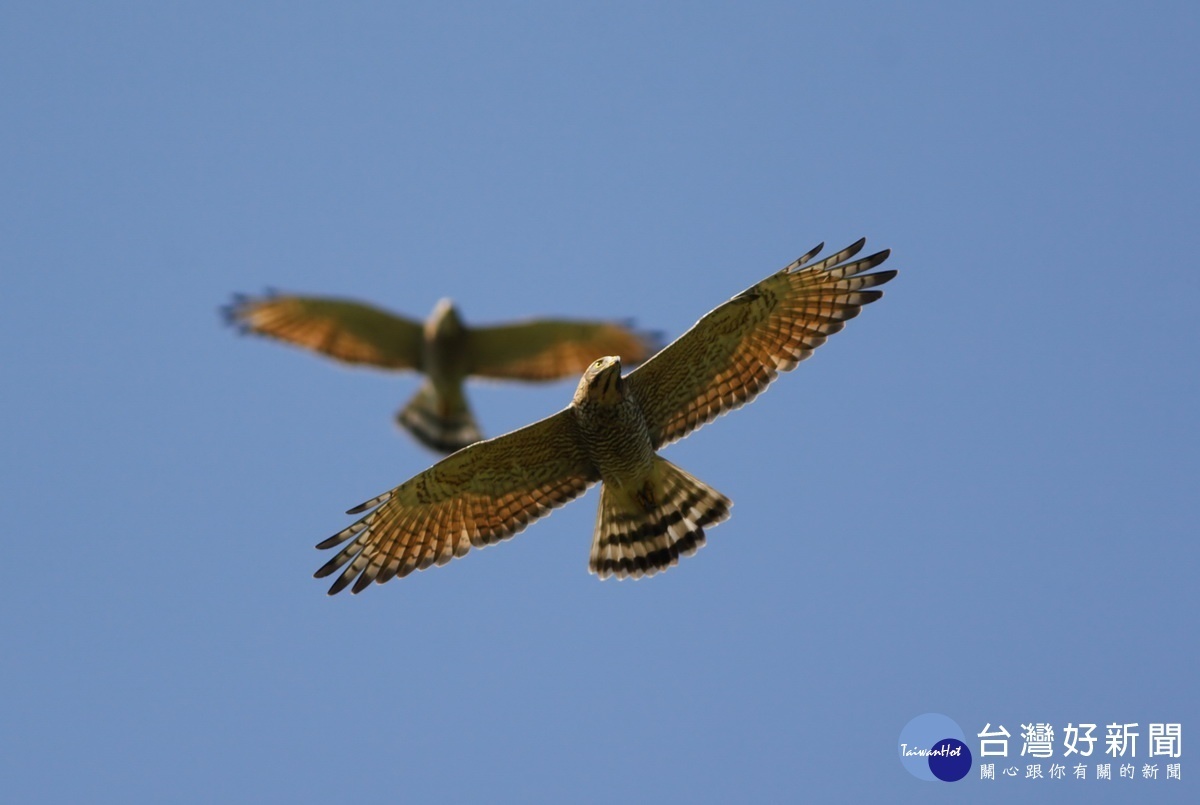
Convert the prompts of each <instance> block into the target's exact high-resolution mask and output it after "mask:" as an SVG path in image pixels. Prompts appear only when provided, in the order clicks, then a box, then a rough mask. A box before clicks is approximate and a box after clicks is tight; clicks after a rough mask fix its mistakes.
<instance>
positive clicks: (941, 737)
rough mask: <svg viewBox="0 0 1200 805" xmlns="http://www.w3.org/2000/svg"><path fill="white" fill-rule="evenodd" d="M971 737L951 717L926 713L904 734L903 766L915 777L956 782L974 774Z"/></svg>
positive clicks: (901, 743) (901, 741)
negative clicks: (972, 771) (969, 740)
mask: <svg viewBox="0 0 1200 805" xmlns="http://www.w3.org/2000/svg"><path fill="white" fill-rule="evenodd" d="M966 739H967V736H966V735H965V734H964V733H963V731H962V728H961V727H959V726H958V724H956V723H955V722H954V720H953V719H951V718H950V717H949V716H944V715H942V714H941V713H925V714H924V715H920V716H917V717H916V718H914V719H913V720H912V721H910V722H908V724H907V725H905V727H904V729H902V730H901V731H900V741H899V751H900V763H901V764H903V766H904V768H906V769H908V771H909V773H910V774H912V776H913V777H917V778H919V779H921V780H930V781H935V780H942V781H943V782H947V783H953V782H955V781H956V780H961V779H962V778H964V777H966V776H967V774H968V773H969V772H970V771H971V750H970V749H969V748H968V747H967V744H966Z"/></svg>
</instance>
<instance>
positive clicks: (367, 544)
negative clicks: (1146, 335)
mask: <svg viewBox="0 0 1200 805" xmlns="http://www.w3.org/2000/svg"><path fill="white" fill-rule="evenodd" d="M865 242H866V241H865V239H863V240H859V241H858V242H856V243H854V244H853V245H851V246H849V247H848V248H846V249H844V250H842V251H840V252H838V253H837V254H833V255H830V256H829V257H826V258H824V259H822V260H820V261H819V262H815V263H811V264H810V262H811V261H812V260H813V259H814V258H816V256H817V255H818V254H819V253H820V251H821V249H822V248H823V246H824V244H822V245H821V246H817V247H816V248H815V249H813V250H812V251H810V252H809V253H808V254H805V255H804V256H803V257H800V258H799V259H797V260H796V261H795V262H793V263H791V264H790V265H788V266H785V267H784V268H783V269H781V270H780V271H778V272H777V273H775V274H772V275H771V276H769V277H767V278H766V279H764V280H763V281H762V282H760V283H758V284H757V285H754V286H753V287H751V288H749V289H747V290H745V291H743V292H742V293H740V294H738V295H737V296H735V297H733V298H732V299H730V300H729V301H728V302H725V303H724V304H722V305H720V306H719V307H717V308H716V309H714V310H713V311H712V312H710V313H708V314H707V315H705V316H704V317H703V318H702V319H700V320H699V321H698V322H696V324H695V325H694V326H693V327H692V328H691V329H690V330H688V331H687V332H686V333H684V334H683V335H682V336H680V337H679V338H678V339H677V340H676V341H674V342H673V343H671V344H670V345H668V346H667V347H666V348H665V349H663V350H662V351H661V352H659V353H658V354H657V355H655V356H654V357H653V358H651V359H650V360H648V361H647V362H646V363H645V364H643V365H642V366H641V367H640V368H638V369H636V370H634V371H633V372H631V373H629V374H628V375H626V376H624V377H622V376H621V359H620V358H619V357H615V356H609V357H604V358H600V359H599V360H597V361H595V362H594V363H592V364H591V365H590V366H589V367H588V368H587V370H586V371H585V372H584V373H583V378H582V379H581V380H580V381H579V386H578V388H577V389H576V391H575V396H574V399H572V400H571V404H570V405H568V406H567V407H566V408H565V409H563V410H562V411H559V412H558V413H557V414H554V415H553V416H550V417H547V418H546V419H543V420H541V421H539V422H535V423H533V424H532V425H528V426H526V427H524V428H521V429H519V430H515V431H513V432H512V433H509V434H506V435H504V436H499V437H497V438H495V439H489V440H488V441H484V442H479V443H477V444H474V445H471V446H470V447H468V448H466V449H464V450H460V451H459V452H457V453H455V454H454V455H452V456H450V457H448V458H446V459H443V460H442V461H440V462H438V463H437V464H435V465H434V466H433V467H431V468H429V469H427V470H425V471H424V472H422V473H420V474H419V475H417V476H415V477H413V478H411V479H409V480H408V481H405V482H404V483H403V484H401V485H400V486H398V487H396V488H395V489H392V490H391V491H389V492H384V493H383V494H382V495H379V496H378V497H375V498H372V499H371V500H368V501H367V502H366V503H363V504H361V505H359V506H356V507H355V508H353V509H351V510H350V511H349V512H347V514H359V513H362V512H367V513H366V514H365V515H364V516H363V517H362V518H361V519H359V520H358V521H357V522H355V523H354V524H353V525H351V526H350V527H348V528H346V529H344V530H342V531H340V532H339V533H337V534H335V535H334V536H332V537H330V538H329V539H327V540H325V541H323V542H321V543H320V544H318V545H317V547H318V548H320V549H327V548H334V547H336V546H338V545H341V544H342V543H344V542H346V541H347V540H349V544H347V545H345V546H344V547H343V548H342V549H341V550H340V551H339V552H338V553H337V554H336V555H335V556H334V557H333V558H332V559H330V560H329V561H328V562H327V563H326V564H325V565H324V566H322V567H321V568H320V569H319V570H318V571H317V572H316V574H315V575H316V577H317V578H323V577H325V576H330V575H332V574H334V573H338V575H337V578H336V579H335V580H334V582H333V586H331V587H330V588H329V594H330V595H333V594H335V593H338V592H340V591H341V590H343V589H345V588H346V587H348V586H350V585H353V587H352V589H353V592H356V593H357V592H360V591H361V590H363V589H365V588H366V587H367V586H368V585H370V584H371V582H377V583H380V584H382V583H383V582H386V581H388V580H390V579H391V578H393V577H395V576H406V575H408V574H409V573H411V572H412V571H414V570H424V569H425V568H427V567H430V566H431V565H443V564H446V563H447V562H449V561H450V560H451V559H453V558H455V557H457V556H463V555H464V554H466V553H467V552H468V551H469V550H470V549H471V548H472V547H483V546H486V545H491V544H493V543H495V542H498V541H500V540H504V539H507V538H509V537H511V536H512V535H514V534H516V533H517V532H519V531H521V530H522V529H524V528H525V526H526V525H528V524H529V523H531V522H532V521H534V520H536V519H537V518H539V517H541V516H542V515H544V514H546V513H548V512H549V511H550V510H551V509H553V508H555V507H557V506H561V505H562V504H564V503H566V502H567V501H569V500H572V499H573V498H576V497H578V496H579V495H581V494H583V492H584V491H585V490H586V489H587V488H588V487H589V486H591V485H593V484H595V483H597V482H599V483H602V487H601V491H600V510H599V513H598V515H597V519H596V528H595V531H594V533H593V537H592V550H591V558H590V561H589V566H588V567H589V570H590V571H591V572H592V573H594V574H596V575H597V576H599V577H600V578H602V579H603V578H607V577H609V576H617V577H618V578H640V577H642V576H653V575H654V574H656V573H658V572H659V571H662V570H666V569H667V568H669V567H671V566H673V565H675V564H676V563H677V562H678V561H679V557H681V556H690V555H691V554H693V553H695V552H696V550H697V549H698V548H700V547H701V546H702V545H704V540H705V537H704V529H705V527H707V526H711V525H715V524H717V523H719V522H721V521H722V520H724V519H725V518H726V517H728V516H729V507H730V505H731V502H730V500H729V499H728V498H726V497H725V496H724V495H722V494H721V493H720V492H717V491H716V490H714V489H712V488H711V487H709V486H708V485H707V484H705V483H704V482H703V481H700V480H698V479H696V478H694V477H692V476H691V475H689V474H688V473H687V472H685V471H684V470H682V469H680V468H679V467H677V466H675V465H674V464H672V463H671V462H669V461H667V460H666V459H665V458H662V457H661V456H659V455H658V454H657V451H658V450H659V449H660V448H662V447H664V446H665V445H668V444H670V443H671V442H674V441H676V440H678V439H682V438H683V437H684V436H686V435H688V434H689V433H690V432H691V431H693V430H695V429H696V428H699V427H700V426H701V425H703V424H705V423H706V422H709V421H711V420H712V419H714V418H716V417H717V416H719V415H720V414H723V413H725V412H726V411H730V410H732V409H734V408H737V407H739V406H741V405H743V404H745V403H747V402H749V401H750V400H752V399H753V398H754V397H755V396H756V395H758V394H759V393H760V392H762V391H763V389H765V388H766V387H767V384H768V383H770V382H771V381H772V380H773V379H774V378H775V376H776V375H777V374H778V373H779V372H786V371H789V370H791V369H793V368H795V366H796V364H798V363H799V362H800V361H802V360H804V359H805V358H807V357H808V356H809V355H810V354H812V351H813V350H814V349H816V348H817V347H819V346H820V345H821V344H823V343H824V342H825V339H826V338H827V337H828V336H830V335H831V334H833V333H836V332H837V331H838V330H841V329H842V327H843V325H844V323H845V321H846V320H847V319H851V318H853V317H854V316H857V315H858V313H859V310H860V309H861V308H862V306H863V305H866V304H869V303H871V302H874V301H875V300H877V299H879V298H880V297H881V296H882V295H883V292H882V291H878V290H871V289H872V288H874V287H875V286H878V285H882V284H884V283H885V282H887V281H889V280H890V279H892V277H894V276H895V275H896V272H895V271H890V270H889V271H877V272H875V273H866V272H869V271H870V270H871V269H873V268H875V267H876V266H878V265H880V264H881V263H883V261H884V260H886V259H887V256H888V254H889V252H888V251H881V252H878V253H876V254H872V255H870V256H869V257H864V258H860V259H857V260H856V259H853V258H854V257H855V256H856V255H857V254H858V253H859V251H860V250H861V249H862V247H863V245H864V243H865ZM343 568H344V569H343ZM339 571H340V573H339Z"/></svg>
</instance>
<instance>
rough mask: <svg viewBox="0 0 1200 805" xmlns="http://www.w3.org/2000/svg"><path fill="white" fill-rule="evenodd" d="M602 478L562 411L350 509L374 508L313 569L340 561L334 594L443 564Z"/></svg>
mask: <svg viewBox="0 0 1200 805" xmlns="http://www.w3.org/2000/svg"><path fill="white" fill-rule="evenodd" d="M598 480H599V475H598V474H597V473H596V470H595V469H594V468H593V467H592V466H591V464H590V462H589V461H588V460H587V458H586V456H585V455H584V451H583V448H582V446H581V444H580V440H579V436H578V432H577V426H576V424H575V416H574V413H573V412H572V411H571V410H570V409H567V410H564V411H560V412H559V413H557V414H555V415H554V416H551V417H547V418H546V419H543V420H541V421H539V422H535V423H534V424H532V425H529V426H527V427H524V428H521V429H520V430H515V431H513V432H512V433H509V434H506V435H504V436H499V437H497V438H495V439H489V440H488V441H484V442H477V443H475V444H473V445H471V446H470V447H466V448H464V449H462V450H459V451H458V452H457V453H454V454H453V455H451V456H450V457H449V458H446V459H444V460H442V461H440V462H438V463H437V464H435V465H434V466H432V467H431V468H429V469H428V470H425V472H422V473H421V474H419V475H417V476H415V477H413V478H411V479H409V480H408V481H406V482H404V483H403V484H401V485H400V486H398V487H396V488H395V489H393V490H391V491H390V492H385V493H384V494H382V495H380V496H379V497H377V498H374V499H372V500H369V501H367V502H366V503H363V504H362V505H360V506H356V507H355V508H353V509H351V510H350V511H349V512H348V514H357V513H359V512H362V511H366V510H367V509H373V511H371V512H370V513H368V514H367V515H366V516H364V517H363V518H362V519H360V520H358V522H356V523H354V524H353V525H351V526H350V527H349V528H346V529H344V530H342V531H340V532H339V533H337V534H335V535H333V536H332V537H330V538H329V539H327V540H325V541H324V542H322V543H320V544H319V545H317V547H318V548H321V549H326V548H333V547H335V546H337V545H340V544H341V543H343V542H345V541H346V540H351V542H350V543H349V544H348V545H346V546H345V547H344V548H342V550H341V551H339V552H338V554H337V555H336V556H334V557H333V558H332V559H330V560H329V561H328V562H327V563H325V565H324V566H322V567H321V569H320V570H318V571H317V572H316V574H315V575H316V577H317V578H323V577H325V576H329V575H331V574H333V573H334V572H336V571H337V570H338V569H339V568H341V567H342V566H343V565H345V566H346V568H345V570H343V571H342V572H341V574H340V575H339V576H338V577H337V579H336V580H335V581H334V583H333V586H332V587H330V588H329V594H330V595H333V594H335V593H338V592H340V591H341V590H343V589H345V588H346V587H347V586H349V585H350V584H351V582H353V584H354V586H353V592H356V593H357V592H359V591H361V590H363V589H365V588H366V587H367V586H368V585H369V584H370V583H371V582H372V581H374V582H377V583H379V584H382V583H383V582H385V581H388V580H389V579H391V578H392V577H393V576H407V575H408V574H409V573H411V572H413V571H414V570H424V569H425V568H427V567H429V566H431V565H435V564H436V565H444V564H446V563H447V562H449V561H450V560H451V559H453V558H454V557H456V556H463V555H464V554H466V553H467V551H469V550H470V549H471V547H472V546H475V547H483V546H485V545H491V544H493V543H495V542H499V541H500V540H504V539H508V538H509V537H511V536H512V535H514V534H516V533H518V532H519V531H521V530H522V529H524V528H525V526H526V525H528V524H529V523H531V522H533V521H534V520H536V519H537V518H539V517H541V516H542V515H544V514H547V513H548V512H549V511H550V510H551V509H553V508H555V507H557V506H561V505H562V504H564V503H566V502H567V501H569V500H572V499H574V498H576V497H578V496H579V495H581V494H583V492H584V491H585V490H586V489H587V488H588V486H590V485H591V484H593V483H595V482H596V481H598Z"/></svg>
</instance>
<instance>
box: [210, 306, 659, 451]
mask: <svg viewBox="0 0 1200 805" xmlns="http://www.w3.org/2000/svg"><path fill="white" fill-rule="evenodd" d="M223 312H224V313H225V317H226V319H227V320H228V321H229V322H230V323H231V324H233V325H235V326H237V327H239V328H240V329H241V330H242V331H243V332H250V333H257V334H259V335H265V336H269V337H271V338H276V339H279V340H280V341H286V342H288V343H291V344H297V345H299V346H302V347H306V348H307V349H310V350H313V351H314V352H319V353H321V354H323V355H327V356H329V357H331V358H334V359H336V360H339V361H342V362H344V363H350V364H363V365H367V366H376V367H379V368H381V369H414V370H416V371H418V372H421V373H423V374H424V375H425V380H424V382H423V383H422V384H421V386H420V388H418V389H417V393H416V394H415V395H414V396H413V398H412V399H411V400H409V402H408V404H407V405H405V406H404V407H403V408H401V409H400V410H399V411H397V412H396V421H397V423H398V424H399V425H400V426H401V427H403V428H405V429H406V430H407V431H408V432H409V433H411V434H412V435H413V436H414V437H416V439H417V440H418V441H420V442H421V443H422V444H424V445H425V446H427V447H429V448H431V449H433V450H437V451H440V452H443V453H453V452H454V451H455V450H458V449H460V448H463V447H466V446H467V445H469V444H471V443H473V442H477V441H479V440H480V439H482V438H483V436H482V434H481V433H480V432H479V426H478V425H477V424H476V422H475V416H474V414H473V413H472V412H471V408H470V405H469V403H468V402H467V397H466V392H465V390H464V389H463V381H464V380H465V379H466V378H467V377H469V376H474V377H484V378H494V379H502V380H529V381H538V380H555V379H557V378H560V377H566V376H569V375H576V374H578V373H579V372H582V371H583V370H584V369H586V368H587V366H588V364H590V363H591V362H592V361H593V360H595V359H596V358H597V357H599V356H601V355H608V354H611V353H617V354H620V355H626V356H628V359H629V360H630V361H631V362H633V363H641V362H642V361H644V360H646V359H647V358H648V357H650V356H651V355H652V354H654V351H655V350H656V349H657V348H658V347H659V346H660V345H661V344H660V343H659V341H658V340H657V336H656V335H655V334H653V333H647V332H639V331H637V330H634V329H632V328H631V327H628V326H626V325H623V324H619V323H615V322H604V321H572V320H567V319H537V320H530V321H523V322H516V323H513V324H501V325H496V326H492V327H468V326H467V325H465V324H464V323H463V320H462V317H461V316H460V315H459V313H458V310H457V309H456V308H455V307H454V304H453V303H452V302H451V301H450V300H449V299H443V300H441V301H440V302H438V303H437V306H436V307H434V309H433V312H432V313H431V314H430V316H429V318H428V319H427V320H426V321H425V323H424V325H422V324H421V323H419V322H416V321H412V320H410V319H407V318H404V317H403V316H397V315H396V314H394V313H389V312H388V311H386V310H380V309H379V308H376V307H372V306H371V305H366V304H362V303H361V302H353V301H349V300H345V299H322V298H315V297H305V296H281V295H268V296H266V297H263V298H259V299H254V298H250V297H246V296H241V295H238V296H235V297H234V299H233V302H232V303H231V304H229V305H227V306H226V307H224V308H223Z"/></svg>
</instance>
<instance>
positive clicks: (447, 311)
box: [425, 299, 463, 338]
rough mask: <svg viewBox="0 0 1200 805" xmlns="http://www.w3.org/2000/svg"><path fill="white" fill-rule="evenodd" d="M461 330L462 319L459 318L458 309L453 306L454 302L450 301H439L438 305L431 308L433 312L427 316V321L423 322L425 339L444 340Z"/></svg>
mask: <svg viewBox="0 0 1200 805" xmlns="http://www.w3.org/2000/svg"><path fill="white" fill-rule="evenodd" d="M462 328H463V323H462V319H461V318H459V315H458V308H456V307H455V306H454V302H453V301H451V300H450V299H439V300H438V303H437V304H436V305H434V306H433V312H432V313H430V314H429V319H428V320H427V321H426V322H425V335H426V337H427V338H433V337H436V336H441V337H443V338H444V337H447V336H451V335H454V334H455V333H458V332H460V331H461V330H462Z"/></svg>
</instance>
